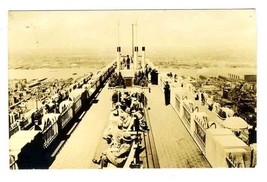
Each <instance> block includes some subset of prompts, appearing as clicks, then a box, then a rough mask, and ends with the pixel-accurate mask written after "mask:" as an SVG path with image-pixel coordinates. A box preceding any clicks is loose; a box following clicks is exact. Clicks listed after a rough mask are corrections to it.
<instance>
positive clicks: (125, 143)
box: [92, 134, 133, 169]
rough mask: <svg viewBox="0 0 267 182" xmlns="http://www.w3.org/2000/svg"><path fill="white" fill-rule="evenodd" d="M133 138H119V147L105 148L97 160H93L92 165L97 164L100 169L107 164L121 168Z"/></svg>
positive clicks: (128, 136) (127, 136)
mask: <svg viewBox="0 0 267 182" xmlns="http://www.w3.org/2000/svg"><path fill="white" fill-rule="evenodd" d="M132 142H133V138H132V137H131V135H129V134H127V135H124V136H123V137H121V139H120V145H118V146H117V147H110V148H107V149H106V150H105V151H104V152H103V153H102V154H101V156H100V157H99V159H93V160H92V161H93V163H95V164H99V165H100V168H101V169H102V168H103V167H107V165H108V163H111V164H113V165H114V166H116V167H119V168H122V167H123V165H124V163H125V162H126V160H127V158H128V155H129V153H130V150H131V145H132Z"/></svg>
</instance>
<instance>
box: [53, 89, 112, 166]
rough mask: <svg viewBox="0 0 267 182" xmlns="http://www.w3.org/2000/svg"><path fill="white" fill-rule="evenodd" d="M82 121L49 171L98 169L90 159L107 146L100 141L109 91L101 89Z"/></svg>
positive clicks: (105, 125)
mask: <svg viewBox="0 0 267 182" xmlns="http://www.w3.org/2000/svg"><path fill="white" fill-rule="evenodd" d="M96 100H97V101H98V102H97V103H94V104H93V105H92V106H91V108H90V109H89V110H88V111H87V112H86V114H85V115H84V117H83V119H82V121H80V123H79V125H78V126H77V127H76V129H75V130H74V132H73V133H72V134H71V135H70V138H69V139H68V140H67V142H66V143H65V145H64V146H63V148H62V149H61V151H60V152H59V154H58V155H57V156H56V159H55V161H54V162H53V164H52V165H51V166H50V168H49V169H88V168H98V165H95V164H94V163H92V159H93V158H95V157H96V156H98V155H100V154H101V152H102V151H103V150H105V148H107V147H108V146H107V145H106V144H105V142H104V140H103V139H102V136H103V132H104V129H105V128H106V127H107V125H108V118H109V114H110V110H111V91H110V90H108V88H107V86H105V87H104V88H103V90H102V91H101V92H100V94H99V95H98V97H97V98H96Z"/></svg>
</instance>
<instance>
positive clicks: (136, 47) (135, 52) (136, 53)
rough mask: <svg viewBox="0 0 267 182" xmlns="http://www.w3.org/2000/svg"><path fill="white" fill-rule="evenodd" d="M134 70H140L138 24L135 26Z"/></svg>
mask: <svg viewBox="0 0 267 182" xmlns="http://www.w3.org/2000/svg"><path fill="white" fill-rule="evenodd" d="M135 25H136V27H135V47H134V69H135V70H137V69H138V64H137V63H138V46H137V23H136V24H135Z"/></svg>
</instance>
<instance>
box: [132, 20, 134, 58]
mask: <svg viewBox="0 0 267 182" xmlns="http://www.w3.org/2000/svg"><path fill="white" fill-rule="evenodd" d="M133 57H134V24H132V58H133Z"/></svg>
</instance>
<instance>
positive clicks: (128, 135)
mask: <svg viewBox="0 0 267 182" xmlns="http://www.w3.org/2000/svg"><path fill="white" fill-rule="evenodd" d="M122 139H123V140H124V141H126V142H130V141H132V137H131V135H130V134H129V133H124V134H123V136H122Z"/></svg>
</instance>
